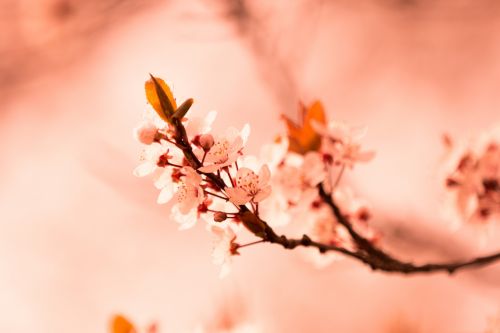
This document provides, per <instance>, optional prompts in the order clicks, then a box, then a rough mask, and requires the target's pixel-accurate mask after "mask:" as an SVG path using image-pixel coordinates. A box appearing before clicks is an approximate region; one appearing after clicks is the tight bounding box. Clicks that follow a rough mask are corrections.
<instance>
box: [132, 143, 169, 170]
mask: <svg viewBox="0 0 500 333" xmlns="http://www.w3.org/2000/svg"><path fill="white" fill-rule="evenodd" d="M168 151H169V147H168V146H167V145H166V144H165V143H164V142H161V143H159V142H153V143H152V144H151V145H149V146H146V147H145V148H144V149H143V151H142V153H141V158H140V159H141V161H142V163H141V164H140V165H139V166H137V167H136V168H135V169H134V175H135V176H137V177H144V176H147V175H149V174H151V173H153V172H154V171H155V170H156V169H157V168H158V161H159V159H160V157H161V156H162V155H164V154H166V153H167V152H168Z"/></svg>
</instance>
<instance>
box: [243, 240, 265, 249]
mask: <svg viewBox="0 0 500 333" xmlns="http://www.w3.org/2000/svg"><path fill="white" fill-rule="evenodd" d="M264 242H265V240H263V239H261V240H258V241H255V242H251V243H247V244H243V245H238V247H237V249H241V248H242V247H247V246H251V245H255V244H260V243H264Z"/></svg>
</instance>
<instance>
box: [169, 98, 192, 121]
mask: <svg viewBox="0 0 500 333" xmlns="http://www.w3.org/2000/svg"><path fill="white" fill-rule="evenodd" d="M193 102H194V101H193V99H192V98H189V99H187V100H186V101H185V102H184V103H182V104H181V106H179V107H178V108H177V110H175V112H174V118H177V119H182V118H184V116H185V115H186V113H187V112H188V111H189V109H190V108H191V106H192V105H193Z"/></svg>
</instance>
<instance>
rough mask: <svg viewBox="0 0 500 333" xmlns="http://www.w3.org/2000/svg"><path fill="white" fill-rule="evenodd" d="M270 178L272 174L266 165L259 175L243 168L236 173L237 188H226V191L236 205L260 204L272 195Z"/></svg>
mask: <svg viewBox="0 0 500 333" xmlns="http://www.w3.org/2000/svg"><path fill="white" fill-rule="evenodd" d="M270 178H271V172H270V171H269V167H268V166H267V165H266V164H264V165H263V166H262V167H261V168H260V171H259V174H258V175H257V174H256V173H255V172H253V171H252V170H251V169H248V168H244V167H243V168H240V169H239V170H238V172H237V173H236V186H235V187H226V189H225V191H226V193H227V195H228V196H229V200H230V201H231V202H232V203H234V204H235V205H244V204H246V203H247V202H249V201H251V202H253V203H258V202H260V201H262V200H264V199H265V198H267V197H268V196H269V195H270V194H271V185H269V184H268V183H269V180H270Z"/></svg>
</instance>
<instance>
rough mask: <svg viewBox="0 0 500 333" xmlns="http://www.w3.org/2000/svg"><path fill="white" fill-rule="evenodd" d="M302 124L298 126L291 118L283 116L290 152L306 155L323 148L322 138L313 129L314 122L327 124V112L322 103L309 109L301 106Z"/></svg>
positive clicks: (315, 104)
mask: <svg viewBox="0 0 500 333" xmlns="http://www.w3.org/2000/svg"><path fill="white" fill-rule="evenodd" d="M300 111H301V117H302V123H301V124H296V123H295V122H293V121H292V120H291V119H290V118H288V117H286V116H283V118H284V119H285V123H286V127H287V130H288V141H289V145H288V151H291V152H295V153H298V154H302V155H304V154H306V153H307V152H309V151H316V150H318V149H319V148H320V146H321V136H320V135H319V134H318V133H316V131H315V130H314V128H313V127H312V125H311V124H312V122H313V121H316V122H318V123H320V124H326V117H325V111H324V109H323V105H322V104H321V102H320V101H316V102H314V103H313V104H311V105H310V106H309V107H305V106H301V110H300Z"/></svg>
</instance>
